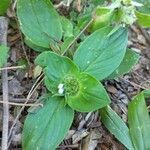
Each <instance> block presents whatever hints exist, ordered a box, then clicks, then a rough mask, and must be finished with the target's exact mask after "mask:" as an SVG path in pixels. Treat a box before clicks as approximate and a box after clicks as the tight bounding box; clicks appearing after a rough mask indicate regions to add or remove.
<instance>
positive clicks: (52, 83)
mask: <svg viewBox="0 0 150 150" xmlns="http://www.w3.org/2000/svg"><path fill="white" fill-rule="evenodd" d="M36 63H37V64H38V65H40V66H42V67H44V73H45V85H46V87H47V89H48V90H49V91H51V92H52V94H53V96H61V97H65V101H66V103H67V104H68V105H69V106H70V107H71V108H73V109H75V110H77V111H80V112H89V111H94V110H97V109H99V108H102V107H104V106H106V105H107V104H108V103H109V102H110V99H109V97H108V95H107V92H106V91H105V89H104V87H103V86H102V84H101V83H100V82H99V81H97V80H96V79H95V78H94V77H92V76H91V75H89V74H87V73H84V72H80V70H79V69H78V67H77V66H76V65H75V64H74V63H73V62H72V61H71V60H70V59H69V58H67V57H62V56H59V55H57V54H55V53H53V52H43V53H42V54H40V55H39V56H38V57H37V59H36Z"/></svg>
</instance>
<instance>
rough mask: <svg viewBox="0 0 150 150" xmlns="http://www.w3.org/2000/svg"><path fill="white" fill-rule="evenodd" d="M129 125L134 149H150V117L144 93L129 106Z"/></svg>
mask: <svg viewBox="0 0 150 150" xmlns="http://www.w3.org/2000/svg"><path fill="white" fill-rule="evenodd" d="M128 124H129V129H130V135H131V139H132V142H133V145H134V149H135V150H148V149H150V142H149V139H150V116H149V113H148V109H147V107H146V104H145V99H144V94H143V93H140V94H138V95H137V96H136V97H135V98H134V99H133V100H132V101H131V102H130V104H129V106H128Z"/></svg>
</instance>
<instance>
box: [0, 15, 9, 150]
mask: <svg viewBox="0 0 150 150" xmlns="http://www.w3.org/2000/svg"><path fill="white" fill-rule="evenodd" d="M7 29H8V20H7V18H5V17H0V44H3V45H7ZM5 66H6V65H5ZM2 88H3V102H4V103H3V131H2V150H7V144H8V127H9V105H8V74H7V70H3V71H2Z"/></svg>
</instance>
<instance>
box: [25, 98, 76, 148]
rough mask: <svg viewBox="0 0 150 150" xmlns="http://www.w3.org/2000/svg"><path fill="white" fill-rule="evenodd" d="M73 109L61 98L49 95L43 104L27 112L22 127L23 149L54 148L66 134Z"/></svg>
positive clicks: (72, 115) (71, 119)
mask: <svg viewBox="0 0 150 150" xmlns="http://www.w3.org/2000/svg"><path fill="white" fill-rule="evenodd" d="M73 117H74V111H73V110H72V109H71V108H69V107H68V106H66V105H65V101H64V100H63V99H62V98H58V97H55V98H52V97H49V98H47V99H46V100H45V103H44V106H43V107H42V108H41V109H38V110H37V111H36V112H32V113H30V114H28V116H27V118H26V120H25V123H24V128H23V149H24V150H29V149H32V150H37V149H44V150H48V149H49V150H55V149H56V148H57V146H58V145H59V144H60V143H61V141H62V140H63V138H64V137H65V135H66V134H67V132H68V130H69V128H70V126H71V123H72V121H73Z"/></svg>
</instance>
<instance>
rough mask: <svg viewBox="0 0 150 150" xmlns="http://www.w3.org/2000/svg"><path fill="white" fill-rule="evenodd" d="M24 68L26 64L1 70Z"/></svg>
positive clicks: (0, 69)
mask: <svg viewBox="0 0 150 150" xmlns="http://www.w3.org/2000/svg"><path fill="white" fill-rule="evenodd" d="M23 68H25V65H22V66H12V67H5V68H0V71H2V70H13V69H23Z"/></svg>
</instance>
